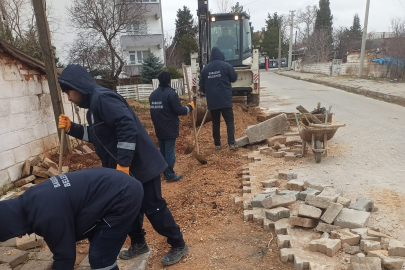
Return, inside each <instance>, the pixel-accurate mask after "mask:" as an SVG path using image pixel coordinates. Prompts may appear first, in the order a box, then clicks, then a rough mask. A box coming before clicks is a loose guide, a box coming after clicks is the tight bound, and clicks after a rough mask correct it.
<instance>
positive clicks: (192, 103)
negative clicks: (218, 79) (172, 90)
mask: <svg viewBox="0 0 405 270" xmlns="http://www.w3.org/2000/svg"><path fill="white" fill-rule="evenodd" d="M188 105H190V106H191V108H193V110H194V109H195V105H194V101H191V102H190V103H189V104H188Z"/></svg>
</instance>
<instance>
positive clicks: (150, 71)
mask: <svg viewBox="0 0 405 270" xmlns="http://www.w3.org/2000/svg"><path fill="white" fill-rule="evenodd" d="M163 66H164V65H163V63H162V61H161V60H160V58H159V57H157V56H156V55H154V54H153V53H152V52H150V51H149V54H148V57H146V59H144V60H143V64H142V69H141V79H142V82H143V83H152V79H157V77H158V75H159V73H160V71H161V70H162V68H163Z"/></svg>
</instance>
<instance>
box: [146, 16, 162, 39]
mask: <svg viewBox="0 0 405 270" xmlns="http://www.w3.org/2000/svg"><path fill="white" fill-rule="evenodd" d="M146 23H147V25H148V26H147V27H148V28H147V29H148V35H157V34H159V35H161V34H162V33H163V31H162V27H161V26H162V23H161V18H160V19H158V20H156V17H155V16H151V17H147V18H146Z"/></svg>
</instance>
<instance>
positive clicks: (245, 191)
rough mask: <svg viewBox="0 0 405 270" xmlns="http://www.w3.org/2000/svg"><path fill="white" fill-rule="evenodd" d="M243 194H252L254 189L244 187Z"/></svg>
mask: <svg viewBox="0 0 405 270" xmlns="http://www.w3.org/2000/svg"><path fill="white" fill-rule="evenodd" d="M242 191H243V194H247V193H251V192H252V189H251V188H250V187H246V186H245V187H243V190H242Z"/></svg>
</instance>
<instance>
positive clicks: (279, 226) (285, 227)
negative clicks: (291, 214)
mask: <svg viewBox="0 0 405 270" xmlns="http://www.w3.org/2000/svg"><path fill="white" fill-rule="evenodd" d="M290 227H291V226H290V224H289V220H288V219H287V218H283V219H280V220H277V221H276V222H275V223H274V231H275V233H276V234H277V235H278V234H284V235H287V234H290V233H289V229H290Z"/></svg>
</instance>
